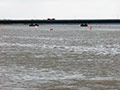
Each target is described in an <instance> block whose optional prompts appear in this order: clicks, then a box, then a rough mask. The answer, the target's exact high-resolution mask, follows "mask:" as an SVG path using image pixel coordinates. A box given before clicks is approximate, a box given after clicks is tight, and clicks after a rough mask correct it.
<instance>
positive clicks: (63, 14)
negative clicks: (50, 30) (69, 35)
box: [0, 0, 120, 19]
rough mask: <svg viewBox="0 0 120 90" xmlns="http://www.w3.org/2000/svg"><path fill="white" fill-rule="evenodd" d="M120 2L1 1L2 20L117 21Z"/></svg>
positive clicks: (0, 13) (87, 0)
mask: <svg viewBox="0 0 120 90" xmlns="http://www.w3.org/2000/svg"><path fill="white" fill-rule="evenodd" d="M119 4H120V0H0V19H46V18H57V19H75V18H76V19H97V18H98V19H117V18H120V12H119V11H120V5H119Z"/></svg>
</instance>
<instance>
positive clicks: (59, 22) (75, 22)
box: [0, 19, 120, 24]
mask: <svg viewBox="0 0 120 90" xmlns="http://www.w3.org/2000/svg"><path fill="white" fill-rule="evenodd" d="M34 23H36V24H81V23H87V24H104V23H106V24H114V23H119V24H120V19H91V20H86V19H85V20H83V19H79V20H0V24H34Z"/></svg>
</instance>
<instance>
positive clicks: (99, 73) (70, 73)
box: [0, 25, 120, 90]
mask: <svg viewBox="0 0 120 90" xmlns="http://www.w3.org/2000/svg"><path fill="white" fill-rule="evenodd" d="M91 26H92V30H89V27H90V26H89V27H80V26H79V25H40V26H39V28H38V29H37V28H36V29H34V27H29V26H28V25H2V26H0V90H120V25H91Z"/></svg>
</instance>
